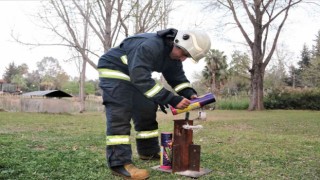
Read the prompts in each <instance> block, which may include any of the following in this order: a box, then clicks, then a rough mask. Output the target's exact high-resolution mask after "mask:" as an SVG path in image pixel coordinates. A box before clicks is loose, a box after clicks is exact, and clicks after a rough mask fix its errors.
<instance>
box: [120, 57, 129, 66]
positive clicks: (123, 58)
mask: <svg viewBox="0 0 320 180" xmlns="http://www.w3.org/2000/svg"><path fill="white" fill-rule="evenodd" d="M120 59H121V61H122V63H123V64H126V65H128V58H127V56H126V55H123V56H121V57H120Z"/></svg>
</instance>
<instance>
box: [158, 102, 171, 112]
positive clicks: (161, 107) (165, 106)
mask: <svg viewBox="0 0 320 180" xmlns="http://www.w3.org/2000/svg"><path fill="white" fill-rule="evenodd" d="M159 106H160V109H161V111H162V112H164V113H165V114H167V111H166V108H169V106H168V105H167V104H165V105H161V104H159Z"/></svg>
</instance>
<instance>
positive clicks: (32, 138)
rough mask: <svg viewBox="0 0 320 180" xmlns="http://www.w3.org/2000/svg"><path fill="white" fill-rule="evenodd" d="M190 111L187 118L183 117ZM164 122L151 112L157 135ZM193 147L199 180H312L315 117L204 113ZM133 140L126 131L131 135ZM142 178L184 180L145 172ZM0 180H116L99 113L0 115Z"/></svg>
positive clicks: (317, 163) (168, 119)
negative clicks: (199, 169) (201, 171)
mask: <svg viewBox="0 0 320 180" xmlns="http://www.w3.org/2000/svg"><path fill="white" fill-rule="evenodd" d="M195 114H196V112H191V118H193V116H195ZM179 118H180V119H181V118H183V115H179V116H172V115H171V114H170V113H168V114H167V115H166V114H163V113H161V112H159V114H158V122H159V128H160V132H164V131H172V129H173V122H172V120H173V119H179ZM194 124H201V125H203V127H204V128H203V129H200V130H198V131H196V132H194V143H195V144H198V145H201V167H204V168H207V169H211V170H212V172H211V173H210V174H207V175H205V176H202V177H201V178H200V179H237V180H238V179H310V180H311V179H312V180H315V179H320V111H288V110H287V111H285V110H278V111H274V110H273V111H262V112H248V111H226V110H225V111H223V110H216V111H208V112H207V120H206V121H195V123H194ZM132 134H134V131H132ZM132 142H133V144H132V146H133V153H134V154H133V155H134V156H133V159H134V162H135V163H136V165H137V166H139V167H142V168H148V169H149V171H150V174H151V178H150V179H152V180H153V179H159V180H160V179H161V180H163V179H190V178H187V177H184V176H180V175H176V174H169V173H164V172H160V171H155V170H152V169H151V167H153V166H156V165H158V164H159V162H157V161H142V160H139V159H138V157H137V153H136V151H135V144H134V137H133V136H132ZM0 179H62V180H66V179H70V180H71V179H72V180H75V179H77V180H78V179H83V180H87V179H97V180H98V179H99V180H100V179H119V178H116V177H113V176H112V175H111V173H110V171H109V170H108V169H107V167H106V163H105V118H104V114H103V113H89V112H88V113H84V114H72V115H71V114H70V115H69V114H58V115H55V114H37V113H11V112H0Z"/></svg>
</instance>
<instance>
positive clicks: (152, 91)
mask: <svg viewBox="0 0 320 180" xmlns="http://www.w3.org/2000/svg"><path fill="white" fill-rule="evenodd" d="M161 89H162V86H161V85H159V84H156V85H154V86H153V88H151V89H150V90H149V91H147V92H146V93H144V95H146V96H147V97H149V98H150V97H153V96H154V95H156V94H157V93H158V92H160V91H161Z"/></svg>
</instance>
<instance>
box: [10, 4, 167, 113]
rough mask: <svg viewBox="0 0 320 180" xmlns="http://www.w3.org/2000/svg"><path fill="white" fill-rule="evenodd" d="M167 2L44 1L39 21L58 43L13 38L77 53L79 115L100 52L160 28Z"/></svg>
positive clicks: (83, 106) (165, 13)
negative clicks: (89, 73)
mask: <svg viewBox="0 0 320 180" xmlns="http://www.w3.org/2000/svg"><path fill="white" fill-rule="evenodd" d="M164 2H169V3H163V1H160V0H156V1H153V0H149V1H143V3H140V2H139V0H133V1H124V0H95V1H90V0H83V1H77V0H71V1H64V0H50V1H43V12H40V13H38V15H37V17H38V18H39V19H40V20H41V22H42V23H43V27H44V28H46V29H48V30H49V31H51V32H53V34H54V36H55V37H57V39H58V42H54V43H25V42H23V41H21V40H20V39H18V38H17V37H15V36H13V37H14V38H15V39H16V41H17V42H20V43H23V44H26V45H35V46H44V45H49V46H52V45H57V46H65V47H68V48H70V49H71V50H72V51H75V52H77V53H76V54H77V55H79V56H75V57H73V58H75V59H81V60H82V65H81V68H79V69H80V91H79V92H80V94H79V97H80V104H81V105H80V112H83V111H84V110H85V103H84V96H85V93H84V82H85V77H86V76H85V74H86V66H87V63H88V64H89V65H90V66H92V67H93V68H95V69H96V68H97V66H96V64H95V63H94V61H93V59H94V60H96V59H97V58H99V56H100V55H101V54H102V53H101V51H103V52H106V51H108V50H109V49H110V48H111V47H112V46H113V45H114V44H115V43H116V42H117V39H118V38H119V37H120V35H121V33H122V31H123V32H124V36H128V35H129V33H132V34H135V33H137V32H145V31H149V30H153V29H156V28H159V27H161V26H160V25H163V23H159V22H163V21H164V19H165V17H164V16H166V15H168V12H169V9H170V8H169V7H170V6H171V0H168V1H164ZM164 6H166V7H164ZM137 7H139V8H137ZM140 7H141V8H140ZM161 8H162V9H161ZM134 10H135V11H134ZM160 10H161V11H160ZM164 10H166V11H167V12H164ZM133 17H134V18H133ZM133 21H136V22H138V23H136V24H135V25H137V26H138V27H134V26H133V28H131V29H130V28H129V27H132V26H130V25H131V24H130V23H132V22H133ZM97 42H99V43H97ZM101 45H102V46H101ZM100 47H102V49H101V48H100Z"/></svg>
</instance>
